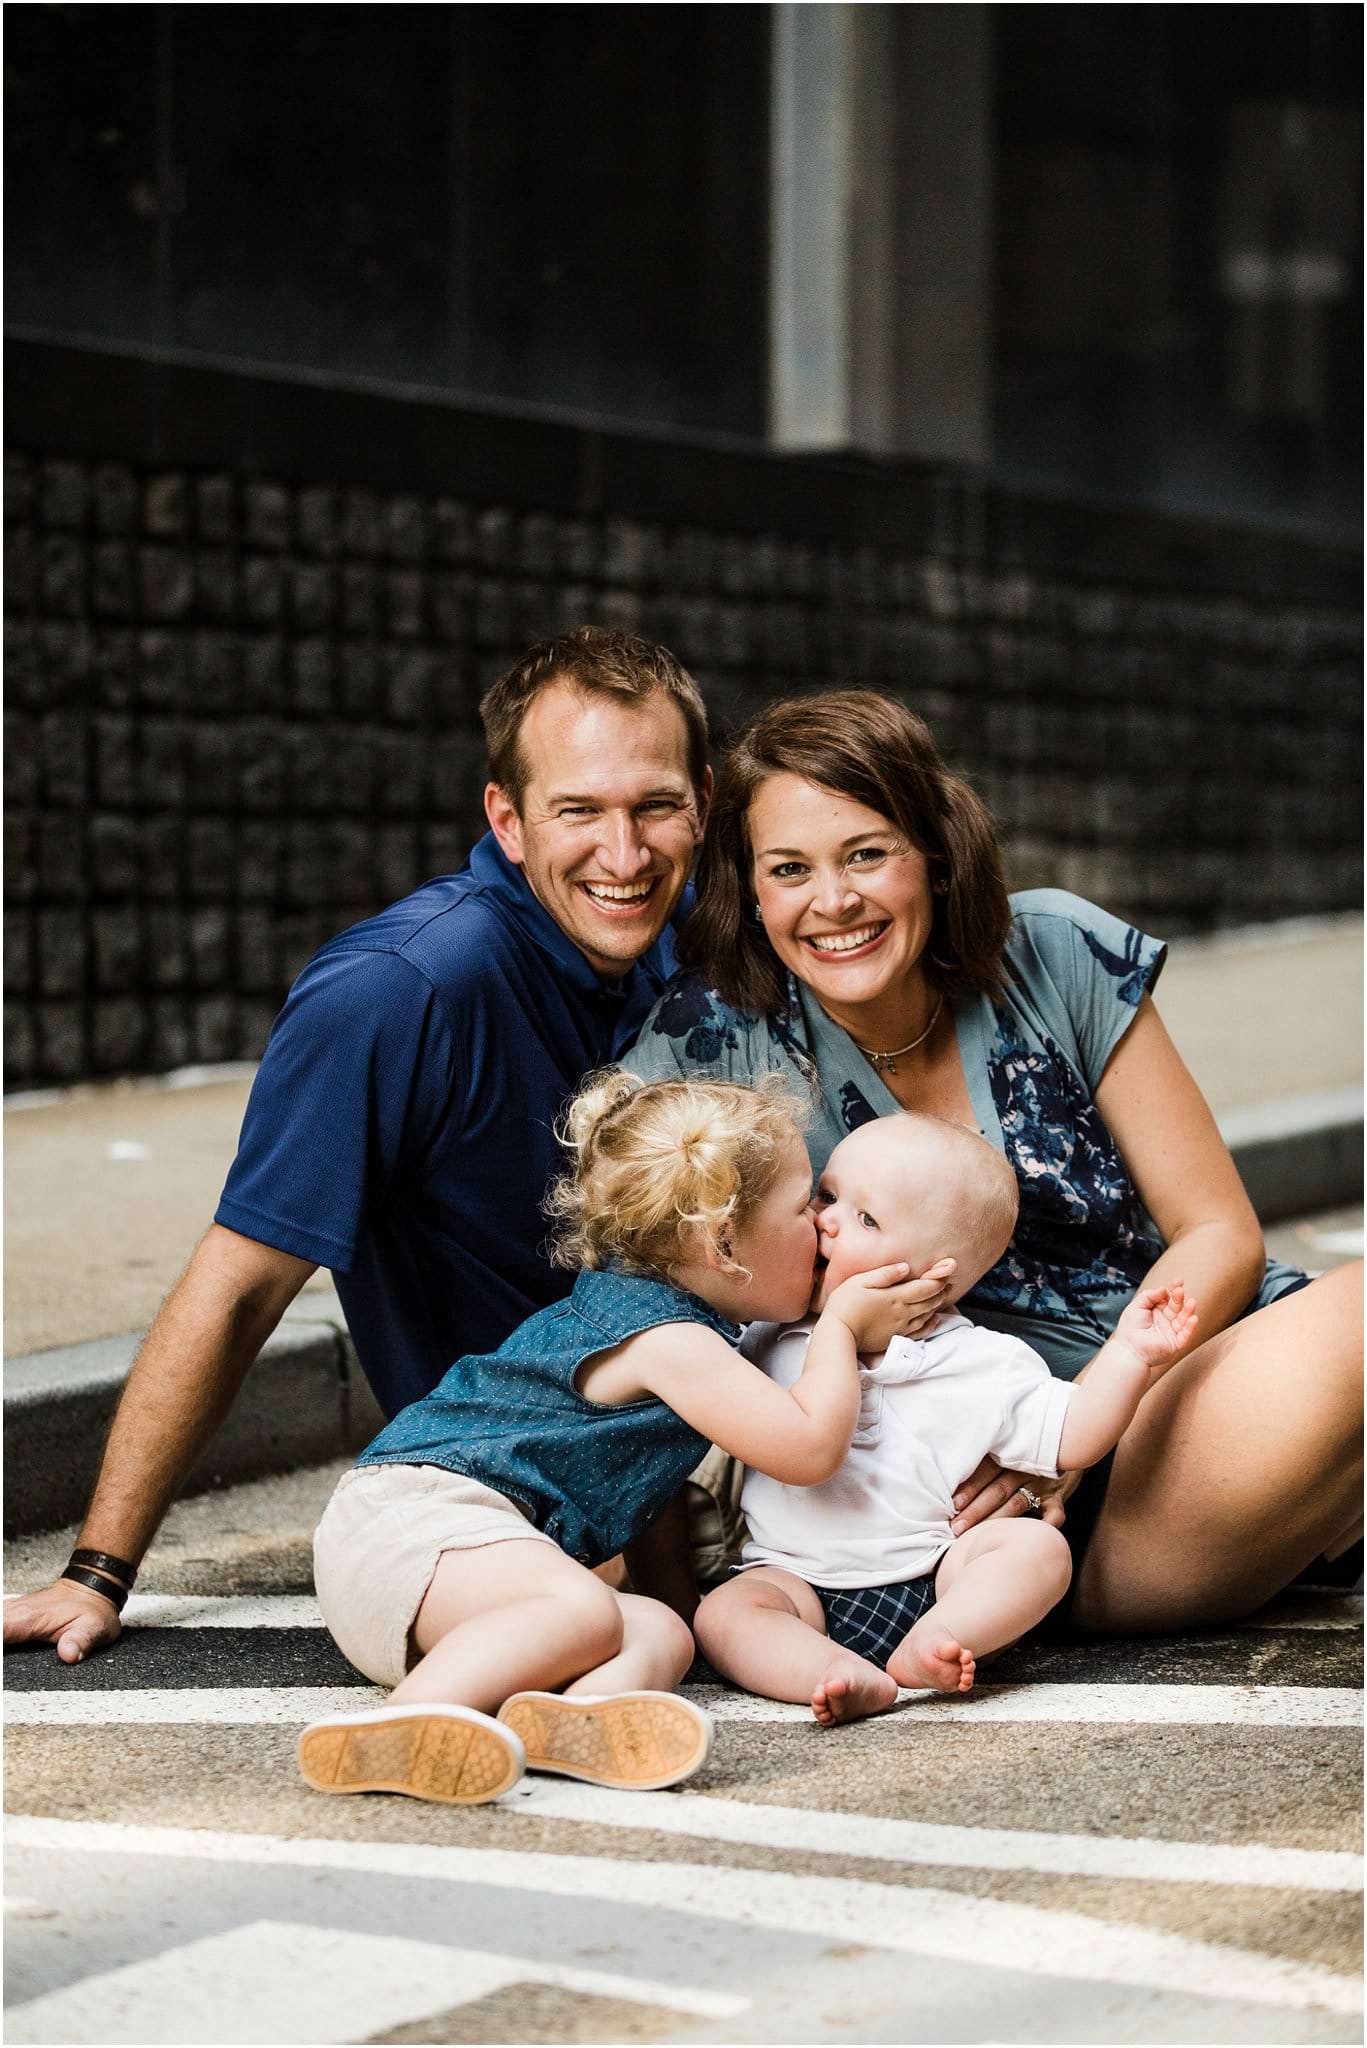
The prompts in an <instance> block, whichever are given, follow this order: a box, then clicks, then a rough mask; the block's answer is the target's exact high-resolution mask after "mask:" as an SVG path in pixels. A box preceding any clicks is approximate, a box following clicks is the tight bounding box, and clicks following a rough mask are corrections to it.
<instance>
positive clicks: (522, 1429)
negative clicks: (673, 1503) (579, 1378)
mask: <svg viewBox="0 0 1367 2048" xmlns="http://www.w3.org/2000/svg"><path fill="white" fill-rule="evenodd" d="M661 1323H701V1324H702V1325H703V1326H704V1328H706V1329H709V1330H715V1331H716V1333H717V1334H718V1336H720V1337H724V1338H725V1339H726V1341H727V1343H728V1344H736V1343H738V1342H739V1339H740V1335H741V1330H740V1325H739V1324H737V1323H732V1322H728V1321H727V1319H726V1317H725V1316H723V1315H720V1314H719V1313H718V1312H717V1310H716V1309H714V1308H710V1307H709V1306H708V1304H707V1303H706V1302H705V1301H700V1300H699V1299H698V1297H697V1295H695V1294H685V1293H684V1292H683V1291H682V1290H681V1289H680V1288H677V1287H671V1286H669V1285H668V1283H667V1282H665V1281H662V1280H642V1279H638V1278H637V1277H636V1276H635V1275H634V1274H631V1273H619V1272H614V1271H610V1270H609V1271H607V1272H599V1273H587V1272H586V1273H581V1274H580V1275H579V1278H578V1279H577V1280H576V1281H575V1283H574V1288H573V1291H572V1293H571V1294H570V1297H569V1299H568V1301H559V1302H556V1303H555V1304H554V1306H553V1307H551V1308H543V1309H541V1310H540V1311H539V1312H538V1313H537V1314H536V1315H534V1316H530V1317H529V1318H528V1319H527V1321H526V1322H525V1323H522V1324H520V1325H519V1326H518V1328H517V1329H516V1330H514V1331H513V1334H512V1336H511V1337H509V1338H507V1339H506V1341H505V1342H504V1343H502V1344H500V1346H499V1348H498V1350H497V1351H494V1352H489V1353H487V1354H485V1355H483V1356H479V1357H469V1358H461V1359H458V1360H457V1362H456V1363H455V1365H453V1366H452V1367H451V1370H450V1371H449V1372H448V1373H447V1374H446V1376H445V1378H444V1379H443V1380H441V1381H440V1382H439V1384H438V1385H437V1386H436V1387H435V1388H434V1389H433V1390H432V1392H431V1393H430V1394H428V1395H426V1396H425V1397H424V1398H423V1399H422V1400H421V1401H414V1402H413V1404H412V1406H411V1407H408V1408H405V1409H403V1410H402V1411H401V1412H400V1413H399V1414H398V1415H396V1416H395V1418H394V1420H393V1421H392V1422H391V1423H390V1424H389V1425H388V1426H387V1427H386V1428H385V1429H382V1430H381V1431H380V1434H379V1435H378V1436H377V1437H376V1438H375V1441H374V1442H373V1443H372V1444H370V1445H368V1446H367V1448H366V1449H365V1450H364V1451H362V1453H361V1455H360V1457H359V1458H358V1460H357V1463H358V1464H360V1465H396V1464H397V1465H444V1466H445V1467H446V1468H447V1469H448V1470H449V1471H452V1472H460V1473H463V1474H464V1475H465V1477H466V1478H468V1479H478V1480H480V1481H482V1483H483V1484H484V1485H485V1486H492V1487H495V1488H496V1489H497V1490H498V1492H500V1493H504V1494H507V1496H508V1498H509V1499H510V1500H514V1501H517V1502H518V1503H519V1504H520V1505H521V1506H523V1507H525V1508H526V1509H527V1510H528V1512H529V1513H530V1515H531V1517H532V1520H533V1522H534V1523H535V1524H536V1526H537V1528H538V1529H543V1530H544V1531H545V1533H546V1534H547V1535H548V1536H549V1537H551V1538H552V1540H553V1541H554V1542H556V1543H558V1544H559V1545H560V1548H561V1549H562V1550H564V1551H566V1552H567V1553H568V1555H569V1556H570V1557H573V1558H577V1559H578V1561H579V1563H580V1564H586V1565H596V1564H602V1563H603V1561H604V1560H605V1559H606V1558H609V1557H615V1556H616V1554H617V1552H618V1551H619V1550H621V1549H622V1548H623V1547H624V1546H625V1545H626V1544H628V1543H630V1542H632V1541H633V1540H634V1538H635V1537H637V1536H639V1535H640V1534H641V1532H642V1530H644V1529H646V1528H648V1527H649V1525H650V1524H651V1522H653V1521H654V1519H655V1517H656V1516H657V1515H658V1514H659V1513H660V1511H661V1509H662V1508H664V1507H665V1506H666V1504H667V1503H668V1502H669V1500H670V1499H671V1498H672V1497H673V1495H674V1494H675V1493H676V1492H677V1491H678V1489H679V1487H680V1486H682V1484H683V1482H684V1480H685V1479H686V1478H687V1477H688V1475H689V1473H690V1472H691V1471H692V1470H693V1468H694V1466H695V1465H697V1464H698V1463H699V1461H700V1460H701V1459H702V1458H703V1457H704V1456H705V1455H706V1452H707V1450H708V1448H709V1445H708V1440H707V1438H706V1437H704V1436H700V1435H699V1434H698V1432H697V1430H695V1429H690V1428H689V1426H688V1424H687V1423H686V1422H684V1421H683V1420H682V1419H681V1418H680V1417H679V1416H677V1415H676V1414H675V1413H674V1410H673V1409H672V1408H670V1407H667V1406H666V1404H665V1403H664V1402H663V1401H659V1400H656V1398H655V1396H654V1395H653V1394H652V1395H648V1396H647V1397H646V1398H645V1399H644V1400H640V1401H627V1402H624V1403H623V1404H622V1405H621V1406H620V1407H616V1408H607V1407H602V1406H600V1405H598V1404H597V1403H595V1402H592V1401H586V1400H585V1399H584V1397H583V1395H582V1394H581V1393H579V1392H578V1390H577V1389H576V1387H575V1384H574V1376H575V1374H576V1373H577V1372H578V1370H579V1368H580V1366H581V1365H582V1364H583V1363H584V1361H585V1359H586V1358H592V1357H593V1356H594V1355H595V1353H597V1352H600V1351H610V1350H611V1349H612V1347H613V1346H614V1345H616V1344H621V1343H624V1342H625V1341H626V1339H627V1338H628V1337H636V1336H639V1335H640V1333H641V1331H642V1330H653V1329H656V1328H657V1327H658V1326H659V1325H660V1324H661Z"/></svg>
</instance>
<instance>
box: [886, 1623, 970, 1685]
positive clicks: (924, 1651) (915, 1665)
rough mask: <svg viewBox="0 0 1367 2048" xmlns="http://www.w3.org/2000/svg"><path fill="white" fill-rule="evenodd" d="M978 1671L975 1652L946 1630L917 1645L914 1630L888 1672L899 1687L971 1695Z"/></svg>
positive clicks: (896, 1652)
mask: <svg viewBox="0 0 1367 2048" xmlns="http://www.w3.org/2000/svg"><path fill="white" fill-rule="evenodd" d="M976 1670H977V1663H976V1660H975V1658H974V1656H973V1652H972V1651H971V1650H966V1649H965V1648H964V1646H963V1644H962V1643H956V1642H955V1640H954V1638H953V1636H951V1635H946V1634H945V1633H944V1631H943V1630H940V1631H938V1632H937V1633H936V1634H935V1635H933V1636H927V1637H925V1638H924V1639H923V1640H922V1641H920V1642H917V1640H916V1631H915V1630H914V1629H913V1630H912V1632H911V1634H910V1635H909V1636H908V1637H907V1640H906V1641H905V1642H904V1643H903V1644H902V1645H901V1647H900V1648H899V1649H898V1650H897V1651H895V1652H894V1654H893V1656H892V1657H891V1658H889V1660H888V1671H889V1672H890V1674H891V1675H892V1677H894V1678H895V1679H896V1680H897V1683H898V1684H899V1685H906V1686H912V1687H916V1686H931V1687H933V1689H934V1690H935V1691H936V1692H969V1691H970V1690H971V1689H972V1685H973V1679H974V1675H975V1673H976Z"/></svg>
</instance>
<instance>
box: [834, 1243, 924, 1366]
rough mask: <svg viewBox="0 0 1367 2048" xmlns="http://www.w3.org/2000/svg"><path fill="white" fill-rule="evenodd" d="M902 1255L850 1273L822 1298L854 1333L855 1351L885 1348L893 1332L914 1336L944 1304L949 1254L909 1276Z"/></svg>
mask: <svg viewBox="0 0 1367 2048" xmlns="http://www.w3.org/2000/svg"><path fill="white" fill-rule="evenodd" d="M908 1271H909V1269H908V1267H907V1263H906V1261H905V1259H903V1260H902V1261H900V1262H899V1263H898V1264H896V1265H891V1266H875V1267H874V1269H873V1271H872V1272H870V1273H852V1274H851V1275H850V1277H849V1279H848V1280H842V1281H841V1283H840V1285H839V1286H838V1287H837V1288H836V1290H835V1292H834V1293H833V1294H832V1296H831V1298H830V1300H829V1301H828V1302H827V1303H826V1312H828V1313H830V1314H831V1315H835V1316H838V1317H839V1318H840V1321H841V1322H842V1323H844V1325H845V1327H846V1328H847V1329H848V1331H849V1332H850V1335H851V1336H852V1337H853V1338H854V1342H855V1348H856V1350H858V1351H886V1350H887V1348H888V1346H889V1344H891V1342H892V1340H893V1338H894V1337H914V1336H915V1335H916V1334H917V1332H918V1331H919V1330H923V1329H924V1328H925V1327H926V1325H927V1323H930V1322H933V1321H934V1319H935V1317H936V1316H937V1315H938V1314H939V1313H940V1310H941V1309H942V1308H943V1307H944V1305H945V1301H946V1298H947V1296H948V1292H949V1286H950V1281H951V1279H952V1278H953V1274H954V1261H953V1259H939V1260H937V1262H936V1263H935V1265H933V1266H930V1267H928V1268H927V1269H926V1271H925V1272H924V1273H921V1274H918V1275H917V1276H915V1277H914V1278H911V1277H908Z"/></svg>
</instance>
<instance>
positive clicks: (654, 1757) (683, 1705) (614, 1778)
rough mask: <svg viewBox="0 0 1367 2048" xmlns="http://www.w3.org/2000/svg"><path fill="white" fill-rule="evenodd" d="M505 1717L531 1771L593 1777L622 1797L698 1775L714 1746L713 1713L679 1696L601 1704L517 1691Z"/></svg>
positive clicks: (621, 1698) (610, 1698)
mask: <svg viewBox="0 0 1367 2048" xmlns="http://www.w3.org/2000/svg"><path fill="white" fill-rule="evenodd" d="M498 1718H499V1720H500V1721H502V1722H504V1723H505V1725H506V1726H507V1727H509V1728H511V1729H513V1730H514V1731H515V1733H516V1734H517V1735H519V1736H520V1737H521V1740H522V1745H523V1748H524V1749H525V1751H526V1753H527V1769H528V1770H529V1771H553V1772H555V1773H557V1774H558V1775H559V1776H561V1777H564V1778H586V1779H587V1780H588V1781H589V1783H590V1784H591V1785H612V1786H614V1787H615V1788H616V1789H617V1790H619V1791H623V1792H655V1791H659V1790H660V1788H661V1787H662V1786H665V1785H677V1784H678V1783H679V1782H680V1780H681V1779H683V1778H691V1777H692V1775H693V1773H694V1771H696V1770H698V1769H700V1768H701V1766H702V1765H703V1764H704V1763H705V1762H706V1761H707V1754H708V1751H709V1750H710V1749H711V1747H712V1723H711V1721H710V1720H709V1718H708V1716H707V1715H706V1714H705V1713H704V1712H703V1710H702V1708H701V1707H695V1706H694V1705H693V1703H692V1701H691V1700H685V1699H680V1697H679V1695H678V1694H677V1693H674V1692H618V1693H611V1694H609V1695H607V1696H606V1697H604V1698H602V1699H583V1698H578V1699H565V1698H564V1697H563V1696H562V1695H561V1694H560V1693H554V1692H517V1693H514V1694H513V1696H512V1698H511V1699H509V1700H505V1701H504V1703H503V1705H502V1706H501V1707H500V1708H499V1710H498Z"/></svg>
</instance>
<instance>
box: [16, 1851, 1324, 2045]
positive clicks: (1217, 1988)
mask: <svg viewBox="0 0 1367 2048" xmlns="http://www.w3.org/2000/svg"><path fill="white" fill-rule="evenodd" d="M7 1834H8V1839H9V1843H10V1845H11V1846H12V1847H13V1848H14V1849H15V1850H17V1851H25V1850H39V1851H49V1852H54V1851H55V1852H57V1853H67V1854H70V1853H71V1852H73V1851H75V1852H78V1853H81V1852H83V1853H85V1854H92V1853H97V1854H109V1853H111V1852H113V1853H120V1854H125V1855H135V1856H168V1857H169V1856H176V1857H184V1858H188V1859H200V1860H209V1861H214V1862H224V1863H255V1862H262V1863H269V1864H270V1865H271V1866H272V1867H274V1868H278V1867H279V1866H280V1865H281V1864H289V1865H292V1866H295V1867H297V1868H301V1869H309V1870H313V1871H324V1870H339V1871H365V1872H368V1873H373V1874H374V1875H376V1876H388V1877H397V1878H402V1879H404V1880H406V1881H408V1882H412V1881H413V1880H415V1879H417V1880H419V1881H425V1880H432V1881H436V1882H440V1883H450V1884H467V1885H474V1886H479V1887H482V1888H488V1887H498V1888H501V1889H505V1890H508V1891H512V1892H515V1893H518V1894H521V1895H522V1902H521V1903H520V1904H519V1909H520V1910H525V1901H526V1900H527V1897H528V1895H530V1894H540V1895H542V1896H543V1897H544V1896H551V1897H560V1898H570V1899H578V1900H582V1899H585V1898H597V1899H602V1900H604V1901H607V1902H610V1903H611V1904H613V1905H615V1906H617V1907H620V1908H625V1909H627V1913H628V1914H629V1913H631V1912H636V1911H641V1910H649V1909H655V1910H660V1911H665V1912H671V1913H680V1914H686V1915H688V1916H690V1917H691V1918H697V1919H702V1920H714V1921H715V1920H721V1921H723V1922H727V1923H731V1924H734V1925H738V1926H744V1927H754V1928H762V1929H766V1930H770V1931H773V1932H782V1933H787V1934H800V1935H809V1936H812V1937H814V1938H815V1939H817V1940H818V1941H820V1942H822V1943H826V1944H842V1943H853V1944H855V1945H857V1946H860V1947H868V1948H883V1949H891V1950H895V1951H897V1952H898V1953H901V1954H907V1955H929V1956H934V1957H936V1958H938V1959H939V1960H940V1961H943V1962H961V1963H972V1964H975V1965H977V1966H980V1967H981V1966H984V1965H986V1966H990V1967H992V1968H996V1969H1007V1970H1016V1971H1022V1972H1025V1973H1027V1974H1029V1975H1031V1976H1036V1977H1048V1978H1054V1979H1065V1980H1081V1981H1085V1982H1090V1983H1108V1984H1124V1985H1130V1986H1140V1987H1143V1988H1146V1989H1149V1990H1156V1991H1169V1992H1183V1993H1186V1994H1188V1995H1192V1996H1197V1997H1205V1998H1237V1999H1239V2000H1241V2001H1245V2002H1249V2003H1253V2004H1258V2005H1272V2006H1290V2007H1295V2008H1298V2009H1307V2008H1320V2009H1322V2010H1325V2011H1329V2012H1335V2013H1358V2012H1360V2011H1361V2010H1362V1987H1361V1985H1360V1983H1359V1982H1358V1981H1356V1980H1355V1979H1353V1978H1350V1977H1346V1976H1342V1975H1340V1974H1339V1973H1337V1972H1335V1971H1332V1970H1326V1969H1324V1968H1322V1967H1321V1966H1319V1965H1318V1964H1310V1963H1298V1962H1292V1961H1289V1960H1287V1959H1286V1958H1284V1957H1277V1956H1261V1955H1256V1954H1253V1953H1252V1952H1250V1951H1248V1950H1245V1949H1236V1948H1230V1947H1227V1946H1223V1945H1220V1944H1216V1943H1213V1942H1202V1941H1194V1940H1191V1939H1190V1938H1188V1937H1187V1936H1185V1935H1176V1934H1167V1933H1163V1932H1161V1931H1159V1930H1157V1929H1153V1928H1148V1927H1131V1926H1123V1925H1118V1924H1116V1923H1115V1922H1112V1921H1107V1920H1099V1919H1094V1918H1091V1917H1089V1916H1088V1915H1086V1914H1084V1913H1076V1912H1070V1911H1053V1910H1050V1909H1047V1908H1043V1907H1039V1906H1020V1905H1009V1904H1006V1903H1004V1902H1003V1901H1001V1900H997V1899H981V1898H975V1897H970V1896H966V1895H964V1894H961V1893H957V1892H948V1891H940V1890H936V1889H932V1888H930V1887H922V1886H908V1887H905V1888H902V1887H896V1886H891V1885H885V1884H873V1883H869V1882H866V1881H864V1880H860V1879H854V1878H842V1877H831V1876H827V1875H821V1876H817V1877H803V1876H798V1875H795V1874H793V1873H790V1872H786V1871H769V1870H748V1869H747V1870H724V1869H718V1868H716V1867H715V1866H706V1865H693V1864H678V1863H657V1864H651V1863H644V1862H633V1863H623V1862H618V1861H616V1860H614V1859H611V1858H608V1857H596V1856H558V1855H557V1856H546V1855H528V1854H522V1853H520V1852H517V1851H511V1850H503V1849H483V1850H479V1849H462V1848H443V1847H432V1846H429V1845H425V1844H421V1843H414V1842H395V1843H387V1842H328V1841H322V1840H312V1841H309V1840H295V1841H291V1840H286V1839H282V1838H280V1837H278V1836H273V1835H239V1834H226V1833H220V1832H216V1831H211V1830H203V1831H201V1830H197V1829H180V1828H142V1827H133V1826H128V1825H126V1824H122V1823H118V1822H87V1821H62V1820H41V1819H35V1818H31V1817H26V1816H16V1817H15V1818H14V1819H12V1820H11V1822H10V1823H9V1827H8V1830H7ZM19 1860H22V1858H20V1859H19ZM311 1896H312V1898H313V1901H314V1904H315V1906H316V1904H317V1903H318V1899H319V1896H320V1895H319V1894H318V1892H317V1891H316V1890H315V1891H314V1892H313V1893H312V1894H311ZM515 1903H519V1902H515ZM605 1925H606V1923H605ZM613 1925H614V1926H615V1928H616V1932H617V1936H618V1938H619V1939H621V1940H623V1941H627V1942H629V1941H631V1939H632V1931H631V1929H630V1927H629V1925H628V1924H627V1920H626V1918H625V1917H621V1916H619V1918H618V1919H617V1920H616V1921H615V1922H614V1923H613Z"/></svg>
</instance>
